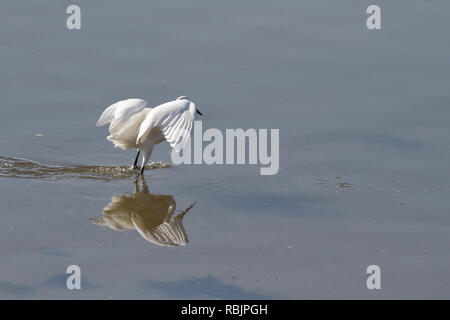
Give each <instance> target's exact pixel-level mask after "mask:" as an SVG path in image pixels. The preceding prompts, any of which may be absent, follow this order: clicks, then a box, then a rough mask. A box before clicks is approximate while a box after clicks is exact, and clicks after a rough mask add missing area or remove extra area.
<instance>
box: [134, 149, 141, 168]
mask: <svg viewBox="0 0 450 320" xmlns="http://www.w3.org/2000/svg"><path fill="white" fill-rule="evenodd" d="M140 153H141V150H138V152H137V155H136V159H134V164H133V168H136V165H137V162H138V159H139V154H140Z"/></svg>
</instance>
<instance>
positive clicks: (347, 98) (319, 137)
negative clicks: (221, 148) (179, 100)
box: [0, 0, 450, 299]
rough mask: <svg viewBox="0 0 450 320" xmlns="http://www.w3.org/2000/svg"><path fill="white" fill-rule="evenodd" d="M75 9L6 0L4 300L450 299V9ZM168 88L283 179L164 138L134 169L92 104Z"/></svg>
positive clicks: (163, 94) (0, 128) (0, 133)
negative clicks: (378, 276) (191, 161)
mask: <svg viewBox="0 0 450 320" xmlns="http://www.w3.org/2000/svg"><path fill="white" fill-rule="evenodd" d="M77 3H79V5H80V7H81V10H82V29H81V30H79V31H69V30H67V29H66V28H65V19H66V14H65V9H66V7H67V6H68V5H69V4H72V3H69V2H64V1H39V2H29V1H12V0H6V1H2V4H1V5H0V8H1V10H0V21H1V22H0V62H1V63H0V95H1V97H2V102H1V107H0V108H1V117H0V202H1V208H0V298H4V299H17V298H19V299H22V298H31V299H37V298H42V299H46V298H65V299H66V298H67V299H72V298H76V299H78V298H102V299H108V298H137V299H172V298H177V299H179V298H182V299H184V298H187V299H192V298H206V299H228V298H229V299H260V298H262V299H264V298H269V299H270V298H288V299H298V298H308V299H309V298H369V299H379V298H396V299H397V298H444V299H448V298H450V296H449V293H450V281H449V280H448V279H449V277H448V272H449V263H450V252H449V247H448V243H449V242H450V237H449V234H450V233H449V226H450V220H449V219H450V200H449V198H450V197H449V191H450V186H449V174H448V172H449V170H448V168H449V163H450V149H449V145H450V139H449V126H448V125H449V119H450V107H449V105H450V93H449V90H448V89H449V87H450V59H449V50H450V42H449V41H447V39H448V30H450V20H449V19H448V11H449V10H450V3H448V2H445V1H433V2H425V1H406V0H402V1H395V2H392V1H391V2H387V1H379V4H380V6H381V8H382V28H383V29H382V30H380V31H369V30H367V28H366V27H365V17H366V15H365V10H366V8H367V6H368V5H369V2H366V1H360V2H355V1H331V0H330V1H301V2H300V1H297V2H295V1H294V2H292V1H277V2H271V1H227V2H211V1H195V2H189V3H188V2H183V1H172V2H163V1H160V2H156V3H155V2H151V3H150V2H148V1H137V0H135V1H127V2H126V3H125V2H119V1H117V2H116V1H78V2H77ZM180 95H186V96H188V97H189V98H191V99H192V100H193V101H194V102H195V103H196V105H197V106H198V107H199V109H200V110H201V111H202V113H203V114H204V117H203V119H202V120H203V128H204V129H207V128H218V129H220V130H225V129H226V128H269V129H270V128H279V129H280V171H279V173H278V174H277V175H274V176H260V175H259V166H258V165H244V166H231V165H223V166H219V165H213V166H207V165H181V166H174V165H171V158H170V149H169V146H168V145H167V144H166V143H164V144H160V145H158V146H157V147H156V148H155V150H154V152H153V155H152V161H154V163H153V164H151V165H149V167H148V170H147V171H146V173H145V179H144V180H143V181H141V180H140V179H138V180H137V181H136V173H135V172H134V171H133V170H130V169H129V166H130V165H131V163H132V161H133V159H134V152H132V151H121V150H118V149H114V148H113V146H112V145H111V143H110V142H109V141H107V140H106V139H105V137H106V129H105V128H97V127H96V126H95V123H96V121H97V119H98V117H99V115H100V114H101V112H102V110H103V109H104V108H105V107H107V106H109V105H110V104H112V103H114V102H116V101H118V100H122V99H126V98H142V99H145V100H147V101H149V104H150V105H152V106H154V105H158V104H160V103H162V102H165V101H168V100H172V99H175V98H176V97H178V96H180ZM71 264H76V265H79V266H80V268H81V270H82V289H81V290H79V291H76V290H73V291H69V290H67V289H66V287H65V280H66V277H67V275H66V274H65V270H66V268H67V266H69V265H71ZM372 264H376V265H379V266H380V267H381V270H382V289H381V290H379V291H375V290H372V291H370V290H368V289H367V288H366V278H367V275H366V268H367V266H369V265H372Z"/></svg>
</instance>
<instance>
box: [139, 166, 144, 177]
mask: <svg viewBox="0 0 450 320" xmlns="http://www.w3.org/2000/svg"><path fill="white" fill-rule="evenodd" d="M144 170H145V166H142V168H141V173H140V174H141V176H142V175H143V174H144Z"/></svg>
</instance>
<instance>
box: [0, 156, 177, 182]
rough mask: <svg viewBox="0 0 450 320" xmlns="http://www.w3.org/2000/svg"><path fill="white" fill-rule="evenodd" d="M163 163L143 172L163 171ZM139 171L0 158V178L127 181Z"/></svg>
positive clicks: (125, 168) (120, 167)
mask: <svg viewBox="0 0 450 320" xmlns="http://www.w3.org/2000/svg"><path fill="white" fill-rule="evenodd" d="M169 167H170V165H169V164H167V163H164V162H152V163H150V164H147V166H146V167H145V170H153V169H165V168H169ZM138 172H139V171H138V170H137V169H135V170H133V169H131V168H130V167H129V166H51V165H45V164H42V163H39V162H35V161H31V160H26V159H18V158H11V157H1V156H0V177H9V178H28V179H44V180H61V179H71V178H81V179H94V180H107V181H109V180H114V179H127V178H130V177H133V176H135V175H136V174H137V173H138Z"/></svg>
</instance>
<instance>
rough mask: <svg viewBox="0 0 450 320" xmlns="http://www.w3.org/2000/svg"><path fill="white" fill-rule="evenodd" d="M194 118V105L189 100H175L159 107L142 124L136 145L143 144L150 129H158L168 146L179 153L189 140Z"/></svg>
mask: <svg viewBox="0 0 450 320" xmlns="http://www.w3.org/2000/svg"><path fill="white" fill-rule="evenodd" d="M194 118H195V105H194V104H193V103H192V102H190V101H189V100H185V99H184V100H175V101H170V102H167V103H164V104H162V105H159V106H157V107H155V108H153V109H152V111H151V112H150V113H149V114H148V116H147V117H146V119H145V120H144V121H143V122H142V124H141V126H140V128H139V134H138V137H137V141H136V143H137V144H140V143H143V142H144V141H145V139H147V137H148V135H149V133H150V131H151V129H152V128H154V127H158V128H159V130H160V131H161V133H162V134H163V136H164V138H165V139H166V140H167V142H168V143H169V144H170V146H171V147H172V148H175V150H176V151H180V150H181V149H182V148H183V147H184V145H185V144H186V141H187V139H188V138H189V135H190V133H191V129H192V123H193V121H194Z"/></svg>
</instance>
